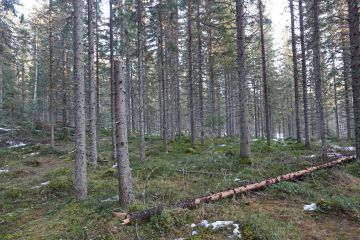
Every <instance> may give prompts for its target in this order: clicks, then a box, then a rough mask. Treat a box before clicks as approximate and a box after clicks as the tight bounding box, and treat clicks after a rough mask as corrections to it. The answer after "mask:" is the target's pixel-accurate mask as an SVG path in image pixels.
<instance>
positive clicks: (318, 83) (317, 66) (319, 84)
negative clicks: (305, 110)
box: [312, 0, 326, 148]
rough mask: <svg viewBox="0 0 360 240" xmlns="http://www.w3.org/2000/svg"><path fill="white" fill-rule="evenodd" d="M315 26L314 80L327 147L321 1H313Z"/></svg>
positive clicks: (320, 128) (321, 134)
mask: <svg viewBox="0 0 360 240" xmlns="http://www.w3.org/2000/svg"><path fill="white" fill-rule="evenodd" d="M312 10H313V13H312V14H313V19H312V20H313V24H314V35H313V42H314V49H313V51H314V56H313V57H314V59H313V63H314V79H315V98H316V109H317V116H316V117H317V120H316V122H317V127H318V133H319V137H320V139H321V145H322V147H323V148H325V147H326V133H325V116H324V103H323V81H322V79H321V63H320V29H319V12H320V7H319V0H313V8H312Z"/></svg>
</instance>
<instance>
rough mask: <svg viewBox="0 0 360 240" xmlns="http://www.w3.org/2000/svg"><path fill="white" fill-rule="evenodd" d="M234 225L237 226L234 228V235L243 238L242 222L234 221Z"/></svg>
mask: <svg viewBox="0 0 360 240" xmlns="http://www.w3.org/2000/svg"><path fill="white" fill-rule="evenodd" d="M233 226H234V227H235V228H234V230H233V237H238V238H241V232H240V224H238V223H234V224H233Z"/></svg>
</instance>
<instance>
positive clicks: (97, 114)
mask: <svg viewBox="0 0 360 240" xmlns="http://www.w3.org/2000/svg"><path fill="white" fill-rule="evenodd" d="M99 8H100V5H99V0H96V1H95V35H96V38H95V46H96V60H95V76H96V120H97V121H96V123H97V133H96V136H97V138H98V139H99V138H100V126H101V124H100V116H101V115H100V66H99V64H100V49H99V48H100V32H99V18H100V16H99Z"/></svg>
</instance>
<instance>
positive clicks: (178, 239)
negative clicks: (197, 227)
mask: <svg viewBox="0 0 360 240" xmlns="http://www.w3.org/2000/svg"><path fill="white" fill-rule="evenodd" d="M175 240H185V238H176V239H175Z"/></svg>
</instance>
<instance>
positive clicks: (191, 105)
mask: <svg viewBox="0 0 360 240" xmlns="http://www.w3.org/2000/svg"><path fill="white" fill-rule="evenodd" d="M187 34H188V41H187V48H188V85H189V111H190V114H189V115H190V134H191V145H193V146H194V145H195V121H194V87H193V66H192V65H193V58H192V6H191V1H188V6H187Z"/></svg>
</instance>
